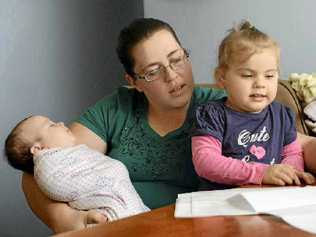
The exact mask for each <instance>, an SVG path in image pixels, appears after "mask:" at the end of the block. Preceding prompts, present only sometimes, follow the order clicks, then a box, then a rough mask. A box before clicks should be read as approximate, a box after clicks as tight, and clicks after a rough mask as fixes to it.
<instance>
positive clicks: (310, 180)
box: [297, 171, 316, 184]
mask: <svg viewBox="0 0 316 237" xmlns="http://www.w3.org/2000/svg"><path fill="white" fill-rule="evenodd" d="M297 176H298V177H299V178H300V179H302V180H303V181H304V182H305V184H314V183H315V181H316V180H315V177H314V176H313V175H312V174H311V173H308V172H303V171H301V172H299V171H298V172H297Z"/></svg>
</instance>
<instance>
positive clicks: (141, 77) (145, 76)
mask: <svg viewBox="0 0 316 237" xmlns="http://www.w3.org/2000/svg"><path fill="white" fill-rule="evenodd" d="M180 49H182V50H183V52H184V55H183V62H184V63H185V62H187V61H188V60H189V57H190V53H189V51H188V50H187V49H185V48H180ZM180 49H179V50H180ZM159 66H160V67H162V68H164V70H166V71H167V68H168V67H170V69H171V70H172V71H176V70H175V69H174V68H173V66H172V64H171V63H170V62H169V64H168V65H167V66H165V65H162V64H161V65H159ZM160 70H161V69H160ZM149 73H150V71H149V72H146V73H145V74H144V75H139V74H137V73H134V76H135V78H136V79H137V80H145V81H146V82H152V81H156V80H157V79H158V78H157V79H154V80H152V79H148V76H147V75H146V74H149Z"/></svg>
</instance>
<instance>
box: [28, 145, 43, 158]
mask: <svg viewBox="0 0 316 237" xmlns="http://www.w3.org/2000/svg"><path fill="white" fill-rule="evenodd" d="M43 149H44V146H42V144H41V143H39V142H36V143H34V144H33V146H32V147H31V148H30V152H31V154H32V155H33V156H36V155H37V154H38V153H39V152H40V151H41V150H43Z"/></svg>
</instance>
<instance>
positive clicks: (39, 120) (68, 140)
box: [21, 116, 75, 148]
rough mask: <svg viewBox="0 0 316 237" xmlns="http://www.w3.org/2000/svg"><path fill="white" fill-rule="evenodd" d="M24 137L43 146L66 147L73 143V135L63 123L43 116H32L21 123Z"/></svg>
mask: <svg viewBox="0 0 316 237" xmlns="http://www.w3.org/2000/svg"><path fill="white" fill-rule="evenodd" d="M21 128H22V130H23V134H24V135H25V137H26V139H30V140H31V141H34V142H35V141H38V140H39V142H40V143H41V144H42V145H43V147H44V148H57V147H60V148H66V147H71V146H74V145H75V137H74V135H73V134H72V132H71V131H70V130H69V129H68V128H67V127H66V126H65V125H64V123H61V122H59V123H55V122H53V121H51V120H50V119H49V118H47V117H44V116H32V117H30V118H29V119H27V120H26V121H25V122H24V124H23V125H22V127H21Z"/></svg>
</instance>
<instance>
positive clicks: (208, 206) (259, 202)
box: [174, 186, 316, 233]
mask: <svg viewBox="0 0 316 237" xmlns="http://www.w3.org/2000/svg"><path fill="white" fill-rule="evenodd" d="M253 214H271V215H275V216H278V217H280V218H282V219H283V220H284V221H286V222H287V223H289V224H291V225H293V226H295V227H297V228H301V229H303V230H306V231H309V232H312V233H316V225H315V220H316V187H315V186H306V187H273V188H235V189H226V190H216V191H202V192H193V193H184V194H179V195H178V198H177V201H176V208H175V214H174V215H175V217H177V218H183V217H206V216H231V215H253Z"/></svg>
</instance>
